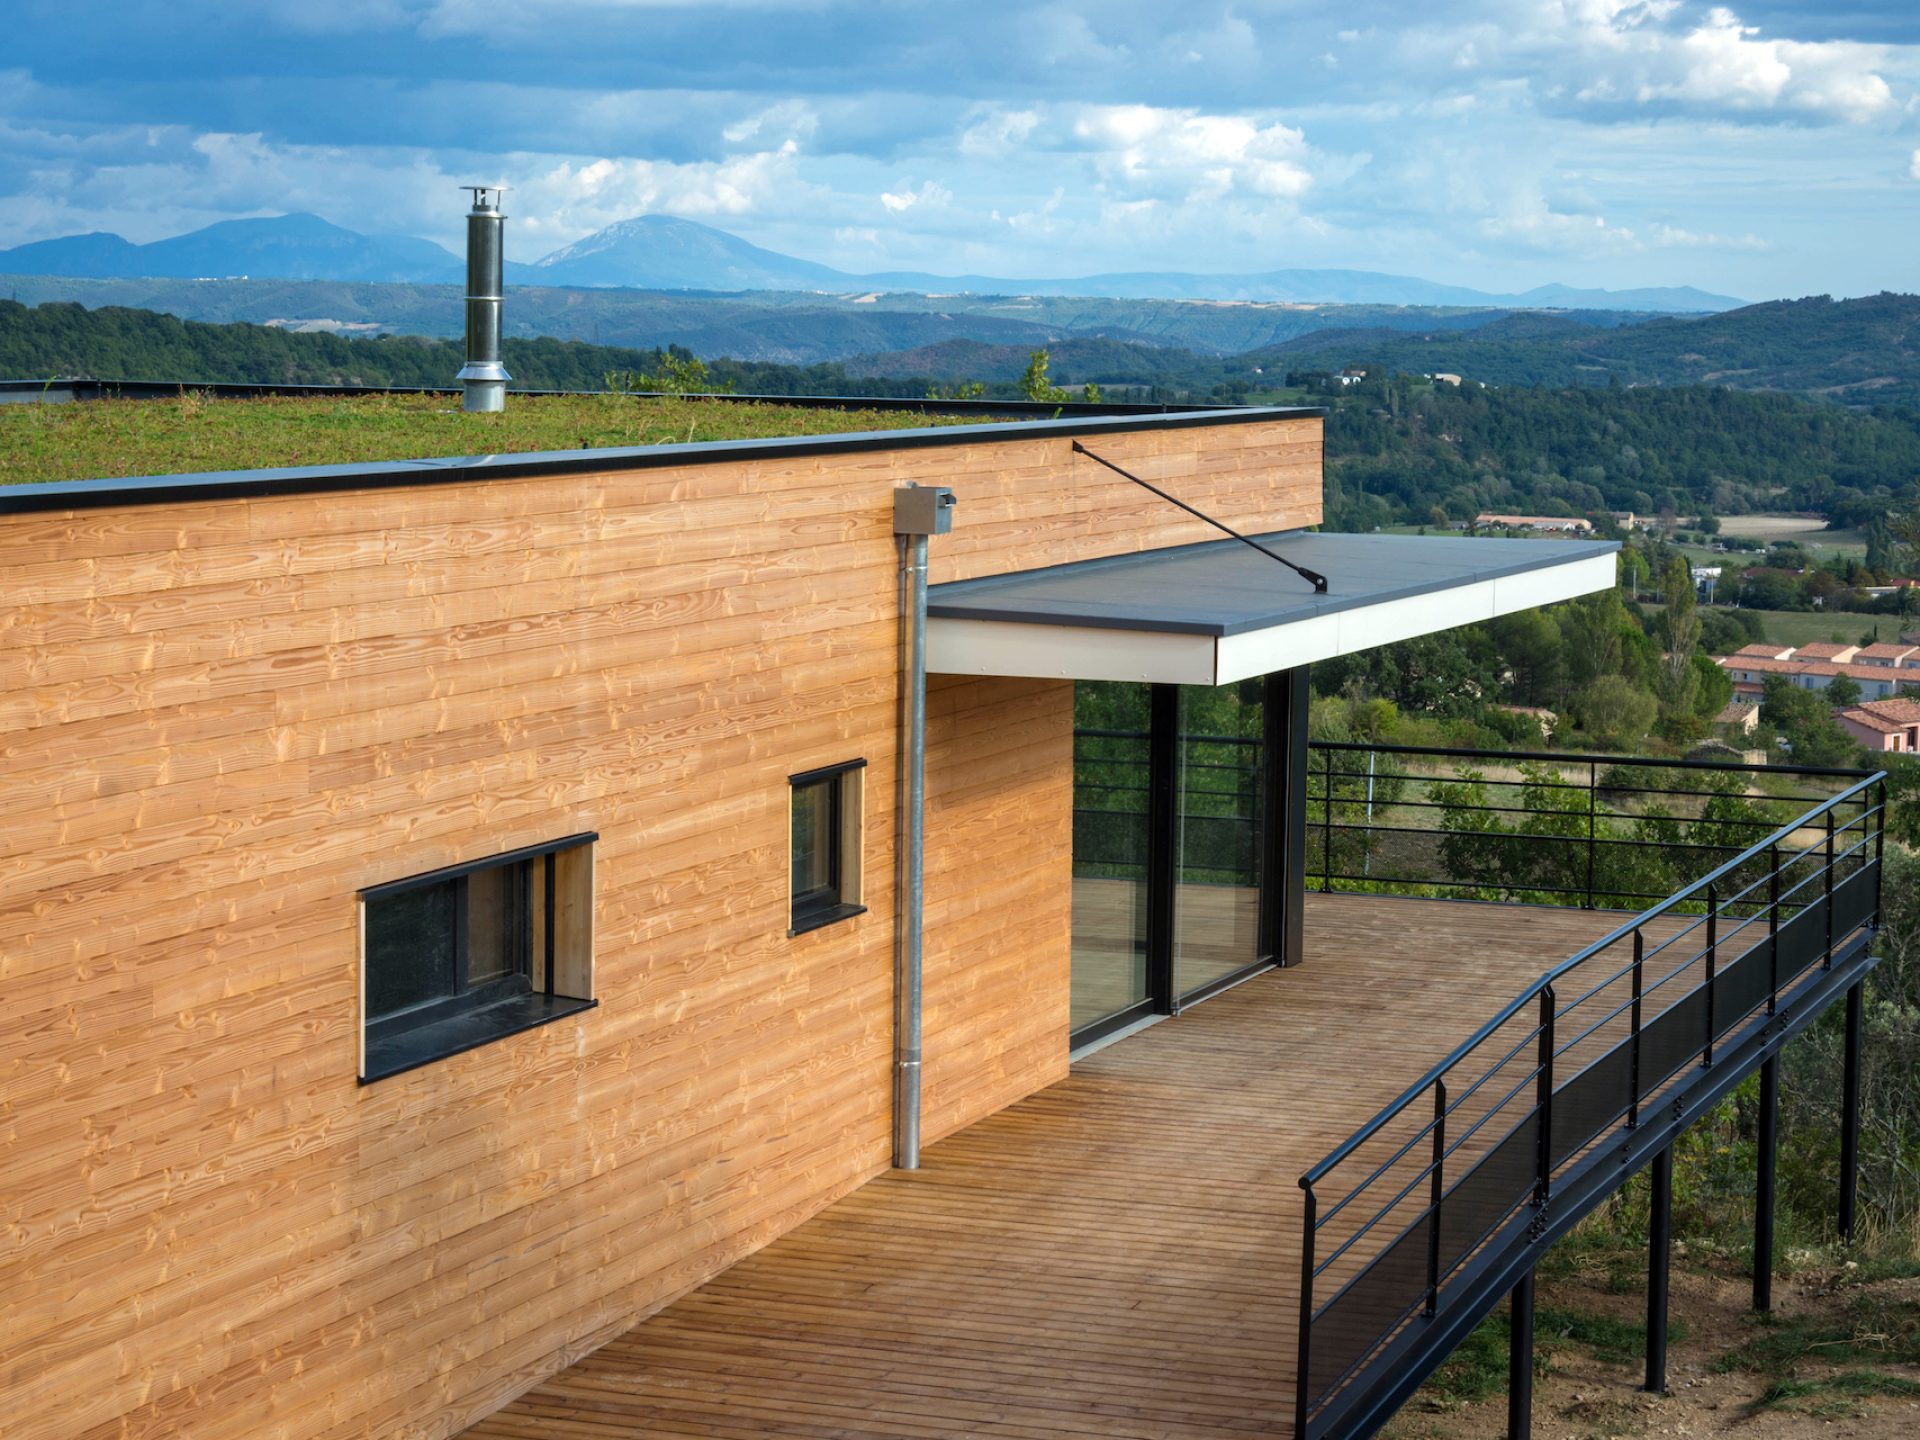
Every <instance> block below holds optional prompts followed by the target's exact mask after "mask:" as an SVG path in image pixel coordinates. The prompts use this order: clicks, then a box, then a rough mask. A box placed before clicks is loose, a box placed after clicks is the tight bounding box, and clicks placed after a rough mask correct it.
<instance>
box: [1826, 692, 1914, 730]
mask: <svg viewBox="0 0 1920 1440" xmlns="http://www.w3.org/2000/svg"><path fill="white" fill-rule="evenodd" d="M1840 713H1841V715H1843V716H1845V717H1846V718H1847V719H1849V720H1851V721H1853V723H1854V724H1856V725H1860V726H1864V727H1865V728H1866V729H1868V730H1880V731H1884V732H1886V733H1888V734H1891V733H1892V732H1893V731H1895V730H1905V729H1906V728H1907V727H1908V726H1910V725H1920V700H1908V699H1904V698H1903V699H1898V700H1867V701H1864V702H1862V703H1861V704H1859V705H1849V706H1847V707H1846V708H1845V709H1844V710H1842V711H1841V712H1840Z"/></svg>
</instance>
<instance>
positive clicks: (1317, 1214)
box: [1296, 747, 1886, 1440]
mask: <svg viewBox="0 0 1920 1440" xmlns="http://www.w3.org/2000/svg"><path fill="white" fill-rule="evenodd" d="M1352 748H1353V747H1336V749H1337V751H1338V753H1351V750H1352ZM1605 763H1607V764H1609V765H1611V764H1616V763H1619V762H1616V761H1612V760H1607V761H1606V762H1605ZM1632 763H1633V764H1634V765H1635V766H1636V767H1639V766H1642V765H1646V764H1648V763H1649V762H1641V761H1636V762H1632ZM1822 773H1827V774H1831V772H1822ZM1855 774H1856V776H1857V775H1858V772H1855ZM1885 805H1886V777H1885V776H1884V775H1873V776H1869V777H1866V778H1856V779H1855V780H1854V781H1853V783H1851V784H1850V785H1848V786H1847V787H1846V788H1844V789H1842V790H1841V791H1840V792H1839V793H1838V794H1835V795H1833V796H1831V797H1830V798H1828V799H1825V800H1823V801H1822V802H1821V803H1819V804H1817V805H1814V806H1812V807H1811V808H1809V809H1807V810H1805V811H1804V812H1803V813H1800V814H1798V815H1796V816H1794V817H1793V818H1792V819H1791V820H1789V821H1788V822H1787V823H1785V824H1783V825H1779V826H1777V827H1775V828H1773V829H1772V830H1770V831H1769V832H1768V833H1766V834H1765V835H1763V836H1762V837H1760V838H1759V839H1758V840H1757V841H1756V842H1754V843H1751V844H1749V845H1747V846H1746V847H1744V848H1743V849H1741V850H1739V851H1738V852H1737V853H1735V854H1733V855H1732V856H1731V858H1728V859H1726V860H1724V861H1723V862H1722V863H1720V864H1718V865H1717V866H1715V867H1714V868H1713V869H1712V870H1711V871H1710V872H1709V873H1707V874H1706V875H1704V876H1703V877H1702V878H1700V879H1697V880H1695V881H1693V882H1692V883H1691V884H1688V885H1686V886H1685V887H1684V888H1680V889H1678V890H1676V891H1675V892H1674V893H1672V894H1669V895H1668V896H1666V897H1665V898H1664V899H1662V900H1661V901H1660V903H1659V904H1657V905H1654V906H1653V907H1652V908H1651V909H1649V910H1647V911H1645V912H1644V913H1642V914H1640V915H1638V916H1636V917H1635V918H1633V919H1631V920H1629V921H1627V922H1626V923H1625V924H1622V925H1621V926H1619V927H1618V928H1617V929H1615V930H1613V931H1612V932H1611V933H1610V934H1608V935H1606V936H1605V937H1604V938H1602V939H1600V940H1598V941H1596V942H1595V943H1594V944H1592V945H1589V946H1588V947H1587V948H1585V949H1584V950H1581V951H1580V952H1579V953H1578V954H1576V955H1574V956H1573V957H1571V958H1570V959H1568V960H1566V961H1565V962H1563V963H1561V964H1559V965H1557V966H1555V967H1554V968H1553V969H1552V970H1550V971H1549V972H1548V973H1546V974H1545V975H1543V976H1542V977H1541V978H1540V979H1539V980H1537V981H1536V982H1534V983H1533V984H1532V985H1530V986H1528V987H1527V988H1526V989H1525V990H1524V991H1522V992H1521V993H1520V994H1519V995H1518V996H1516V997H1515V998H1514V999H1513V1000H1511V1001H1510V1002H1508V1003H1507V1004H1506V1005H1505V1006H1504V1007H1503V1008H1502V1009H1501V1010H1499V1011H1498V1013H1496V1014H1495V1015H1494V1016H1493V1017H1492V1018H1491V1019H1489V1020H1488V1021H1487V1022H1486V1023H1485V1024H1484V1025H1482V1026H1481V1027H1480V1028H1479V1030H1477V1031H1476V1032H1475V1033H1474V1034H1473V1035H1472V1036H1471V1037H1470V1038H1469V1039H1468V1040H1467V1041H1465V1042H1464V1043H1463V1044H1461V1045H1460V1046H1458V1047H1457V1048H1455V1049H1454V1050H1453V1052H1452V1053H1451V1054H1449V1055H1448V1056H1447V1057H1446V1058H1445V1059H1443V1060H1441V1061H1440V1062H1439V1063H1438V1064H1436V1065H1434V1066H1433V1067H1432V1068H1431V1069H1429V1070H1428V1071H1427V1073H1426V1074H1425V1075H1423V1076H1422V1077H1421V1078H1420V1079H1419V1080H1417V1081H1415V1082H1414V1083H1413V1084H1412V1085H1410V1086H1409V1087H1408V1088H1407V1089H1406V1090H1405V1091H1404V1092H1403V1093H1402V1094H1401V1095H1400V1096H1399V1098H1397V1099H1396V1100H1394V1101H1393V1102H1392V1103H1391V1104H1389V1105H1388V1106H1386V1107H1385V1108H1384V1109H1383V1110H1381V1111H1380V1112H1379V1114H1377V1115H1376V1116H1375V1117H1374V1118H1373V1119H1372V1120H1370V1121H1369V1122H1368V1123H1367V1124H1366V1125H1364V1126H1362V1127H1361V1128H1360V1129H1359V1130H1358V1131H1356V1132H1355V1133H1354V1134H1353V1135H1352V1136H1351V1137H1350V1138H1349V1139H1347V1140H1346V1141H1345V1142H1343V1143H1342V1144H1341V1145H1340V1146H1338V1147H1337V1148H1336V1149H1335V1150H1333V1151H1332V1152H1331V1153H1330V1154H1329V1155H1327V1157H1326V1158H1325V1159H1323V1160H1321V1161H1320V1162H1319V1163H1318V1164H1317V1165H1315V1166H1313V1167H1312V1169H1310V1170H1308V1171H1307V1172H1306V1174H1305V1175H1303V1176H1302V1177H1301V1179H1300V1185H1301V1188H1302V1191H1303V1195H1304V1201H1305V1226H1304V1231H1303V1240H1302V1249H1301V1268H1300V1275H1301V1295H1300V1334H1299V1357H1298V1371H1297V1377H1296V1379H1297V1392H1296V1393H1297V1413H1296V1433H1297V1435H1298V1437H1299V1440H1316V1437H1318V1436H1320V1435H1323V1434H1327V1433H1330V1432H1329V1430H1328V1424H1327V1420H1326V1416H1327V1414H1328V1412H1329V1411H1330V1410H1334V1411H1337V1410H1339V1409H1340V1408H1341V1406H1342V1405H1343V1403H1345V1401H1346V1400H1347V1399H1348V1397H1347V1396H1346V1395H1345V1394H1344V1393H1343V1392H1345V1391H1346V1390H1347V1387H1349V1386H1351V1385H1356V1384H1358V1383H1359V1382H1358V1380H1357V1378H1356V1377H1359V1376H1360V1375H1361V1374H1362V1373H1363V1372H1365V1371H1367V1369H1368V1366H1369V1362H1370V1361H1372V1360H1374V1359H1375V1358H1376V1357H1378V1356H1380V1355H1381V1352H1382V1350H1383V1348H1385V1347H1388V1345H1389V1342H1395V1344H1396V1345H1398V1344H1399V1343H1400V1341H1397V1340H1396V1337H1397V1336H1399V1337H1402V1339H1404V1336H1405V1332H1406V1331H1407V1329H1408V1327H1409V1326H1410V1325H1419V1324H1420V1323H1422V1322H1421V1319H1420V1318H1419V1317H1422V1316H1424V1317H1427V1318H1428V1319H1431V1318H1432V1317H1434V1316H1435V1314H1436V1312H1444V1311H1446V1309H1447V1307H1448V1305H1449V1302H1450V1300H1451V1299H1453V1298H1454V1291H1453V1288H1452V1284H1451V1282H1453V1281H1454V1280H1455V1277H1456V1276H1460V1275H1464V1274H1465V1273H1466V1267H1468V1266H1469V1262H1470V1260H1475V1257H1476V1255H1477V1254H1481V1255H1483V1254H1485V1253H1486V1252H1489V1251H1491V1250H1492V1249H1494V1248H1495V1247H1496V1246H1499V1245H1503V1244H1507V1243H1509V1242H1513V1243H1518V1242H1517V1239H1516V1237H1521V1238H1523V1237H1524V1236H1525V1235H1526V1234H1527V1233H1528V1230H1529V1227H1533V1230H1534V1233H1536V1234H1537V1233H1539V1230H1540V1227H1542V1226H1543V1225H1544V1223H1545V1217H1546V1215H1547V1212H1548V1207H1549V1205H1550V1204H1551V1202H1552V1201H1553V1198H1554V1196H1555V1193H1556V1185H1559V1184H1561V1183H1562V1182H1563V1181H1566V1182H1567V1183H1571V1179H1570V1177H1571V1176H1573V1175H1574V1174H1576V1173H1578V1174H1579V1175H1580V1176H1581V1177H1582V1180H1581V1183H1582V1185H1583V1186H1584V1185H1586V1180H1587V1177H1588V1174H1589V1169H1590V1162H1591V1159H1592V1157H1593V1155H1594V1154H1595V1153H1596V1152H1597V1147H1598V1146H1600V1145H1601V1144H1602V1143H1607V1144H1611V1143H1612V1139H1613V1137H1615V1136H1617V1135H1620V1134H1623V1133H1628V1132H1633V1133H1640V1134H1642V1138H1644V1130H1645V1129H1646V1128H1658V1126H1662V1125H1674V1124H1677V1123H1678V1121H1677V1117H1676V1115H1675V1114H1669V1113H1667V1112H1666V1111H1664V1110H1660V1109H1659V1108H1658V1107H1659V1106H1661V1105H1663V1104H1664V1103H1665V1100H1666V1097H1667V1095H1668V1094H1669V1093H1671V1092H1674V1091H1677V1090H1678V1089H1681V1088H1683V1087H1684V1085H1685V1083H1686V1077H1687V1073H1688V1072H1689V1071H1690V1069H1691V1068H1692V1067H1696V1066H1697V1067H1699V1068H1700V1069H1701V1070H1702V1071H1707V1072H1711V1071H1713V1069H1714V1066H1715V1055H1716V1046H1722V1047H1724V1046H1728V1045H1732V1044H1734V1043H1735V1042H1736V1041H1739V1042H1741V1043H1742V1044H1745V1043H1746V1042H1747V1040H1748V1039H1749V1038H1750V1035H1751V1031H1752V1027H1753V1025H1754V1024H1755V1023H1756V1022H1757V1021H1758V1022H1763V1023H1766V1024H1771V1023H1773V1018H1772V1017H1775V1016H1776V1015H1778V1016H1779V1017H1781V1021H1782V1022H1785V1021H1786V1020H1788V1019H1790V1018H1792V1017H1791V1016H1790V1014H1789V1012H1792V1011H1794V1009H1795V1007H1796V1005H1799V1006H1800V1007H1801V1008H1802V1009H1804V1008H1806V1007H1807V1006H1809V1005H1812V1006H1816V1007H1817V1005H1818V1004H1824V1003H1825V999H1822V998H1819V997H1818V996H1815V997H1814V998H1813V999H1806V1000H1803V999H1802V997H1804V996H1807V995H1809V994H1810V993H1811V992H1814V991H1817V990H1818V989H1819V987H1818V985H1817V984H1816V982H1817V981H1818V979H1819V976H1818V974H1817V970H1824V969H1827V968H1829V967H1831V966H1832V965H1833V964H1834V960H1835V954H1836V948H1837V947H1841V948H1845V947H1843V945H1842V942H1847V941H1848V940H1849V937H1851V936H1853V935H1854V934H1855V933H1856V932H1858V931H1860V930H1861V927H1863V926H1871V925H1872V924H1873V923H1874V922H1875V920H1876V918H1877V916H1878V913H1879V906H1880V893H1879V884H1880V858H1881V851H1882V846H1883V830H1882V820H1883V816H1884V812H1885ZM1570 838H1572V839H1573V840H1575V841H1578V839H1579V837H1578V836H1573V837H1570ZM1592 845H1593V841H1592V839H1591V838H1589V840H1588V850H1587V853H1588V854H1590V855H1591V854H1595V853H1596V852H1595V851H1594V850H1593V849H1592ZM1706 848H1712V847H1706ZM1588 893H1591V894H1597V893H1599V892H1596V891H1589V892H1588ZM1846 953H1847V954H1849V955H1852V954H1854V953H1856V952H1855V951H1854V950H1853V949H1847V952H1846ZM1826 998H1831V997H1826ZM1739 1053H1741V1054H1743V1055H1745V1054H1747V1053H1748V1052H1747V1051H1746V1050H1742V1051H1741V1052H1739ZM1672 1108H1673V1110H1674V1111H1675V1112H1677V1111H1678V1109H1679V1105H1678V1103H1677V1102H1676V1104H1675V1105H1674V1107H1672ZM1656 1119H1657V1124H1655V1123H1654V1122H1655V1121H1656ZM1624 1173H1625V1172H1624V1171H1623V1172H1622V1174H1621V1178H1622V1179H1624ZM1611 1183H1612V1184H1613V1185H1617V1184H1618V1183H1619V1182H1618V1181H1613V1182H1611ZM1582 1193H1583V1194H1587V1193H1588V1191H1587V1190H1583V1191H1582ZM1475 1263H1478V1261H1477V1260H1475ZM1369 1383H1371V1382H1369Z"/></svg>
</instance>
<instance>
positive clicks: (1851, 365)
mask: <svg viewBox="0 0 1920 1440" xmlns="http://www.w3.org/2000/svg"><path fill="white" fill-rule="evenodd" d="M1240 358H1241V359H1242V360H1243V361H1245V362H1247V364H1249V365H1258V366H1262V367H1265V368H1267V369H1284V368H1291V369H1293V370H1296V371H1297V370H1300V369H1302V368H1309V369H1313V368H1326V367H1332V368H1335V369H1339V368H1342V367H1344V366H1350V365H1365V366H1368V367H1369V368H1385V369H1389V370H1395V371H1403V370H1410V371H1414V372H1416V373H1432V372H1434V371H1450V372H1453V373H1455V374H1459V375H1464V376H1466V377H1468V378H1469V379H1473V380H1479V381H1485V382H1486V383H1487V384H1489V385H1607V384H1610V383H1613V382H1615V381H1618V382H1619V383H1621V384H1626V385H1692V384H1709V385H1720V386H1726V387H1731V388H1734V389H1740V390H1789V391H1794V392H1797V393H1800V394H1805V395H1824V396H1830V397H1832V398H1834V399H1837V400H1841V401H1843V402H1845V403H1847V404H1850V405H1885V404H1905V405H1920V296H1916V295H1892V294H1885V295H1873V296H1868V297H1866V298H1864V299H1859V300H1833V299H1830V298H1828V297H1827V296H1824V295H1818V296H1814V297H1813V298H1811V299H1807V300H1782V301H1777V302H1775V303H1773V304H1768V305H1749V306H1747V307H1746V308H1745V309H1742V310H1730V311H1728V312H1726V313H1725V314H1722V315H1709V316H1702V317H1698V318H1691V317H1690V318H1685V319H1680V318H1663V319H1657V320H1648V321H1646V322H1645V323H1644V324H1639V325H1626V326H1610V327H1607V328H1605V329H1601V328H1598V327H1595V326H1592V325H1587V324H1582V323H1579V322H1578V321H1576V320H1575V319H1573V318H1572V317H1561V316H1554V315H1545V314H1523V315H1510V316H1506V317H1504V318H1502V319H1499V320H1496V321H1494V322H1493V323H1492V324H1490V325H1485V326H1482V327H1481V328H1480V329H1478V330H1474V331H1472V332H1470V333H1466V334H1461V333H1459V332H1453V331H1438V330H1436V331H1433V332H1430V333H1427V334H1423V335H1408V334H1405V333H1393V332H1389V331H1385V330H1371V331H1366V332H1356V331H1345V332H1334V331H1321V332H1320V333H1318V334H1314V335H1303V336H1301V337H1299V338H1298V339H1294V340H1288V341H1284V342H1282V343H1281V344H1278V345H1274V346H1270V347H1267V348H1266V349H1263V350H1256V351H1252V352H1250V353H1248V354H1246V355H1243V356H1241V357H1240Z"/></svg>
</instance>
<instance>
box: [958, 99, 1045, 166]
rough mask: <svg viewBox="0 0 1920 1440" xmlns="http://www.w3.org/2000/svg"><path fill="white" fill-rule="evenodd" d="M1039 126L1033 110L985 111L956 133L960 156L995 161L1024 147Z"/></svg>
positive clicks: (1036, 115) (1036, 114)
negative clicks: (958, 136) (1009, 152)
mask: <svg viewBox="0 0 1920 1440" xmlns="http://www.w3.org/2000/svg"><path fill="white" fill-rule="evenodd" d="M1039 124H1040V115H1039V112H1038V111H1035V110H999V109H994V110H989V111H987V112H986V113H985V114H984V115H982V116H981V117H980V118H979V119H977V120H975V121H974V122H973V123H972V124H970V125H968V126H967V128H966V129H965V130H963V131H961V132H960V153H961V154H962V155H972V156H977V157H979V158H981V159H998V158H999V157H1000V156H1002V155H1005V154H1006V153H1007V152H1008V151H1010V150H1016V149H1018V148H1019V147H1020V146H1022V145H1024V144H1025V143H1026V142H1027V137H1028V136H1030V135H1032V134H1033V132H1034V129H1035V127H1037V126H1038V125H1039Z"/></svg>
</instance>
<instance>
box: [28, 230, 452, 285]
mask: <svg viewBox="0 0 1920 1440" xmlns="http://www.w3.org/2000/svg"><path fill="white" fill-rule="evenodd" d="M461 268H462V262H461V261H460V259H459V257H458V256H456V255H454V254H452V253H451V252H450V251H448V250H445V249H442V248H441V247H440V246H438V245H435V244H433V243H432V242H431V241H427V240H419V239H415V238H414V237H413V236H411V235H362V234H360V233H358V232H357V231H353V230H347V229H344V228H342V227H341V226H338V225H334V224H331V223H330V222H328V221H326V220H322V219H321V218H320V217H319V216H318V215H277V216H273V217H271V218H269V219H264V220H223V221H221V222H220V223H219V224H217V225H209V226H207V227H206V228H205V229H203V230H194V231H191V232H190V233H188V234H185V235H175V236H173V237H172V238H170V239H166V240H155V241H153V242H152V243H151V244H148V245H135V244H132V243H130V242H128V241H126V240H123V239H121V238H120V237H119V236H118V235H106V234H101V233H98V232H96V233H94V234H90V235H70V236H67V237H65V238H63V239H59V240H40V241H36V242H34V243H33V244H31V245H18V246H15V247H14V248H13V249H11V250H0V272H7V273H12V274H20V275H69V276H87V277H95V278H108V279H111V278H124V277H132V276H155V277H162V278H171V279H195V278H200V277H219V276H234V275H245V276H254V275H260V276H272V277H275V278H278V279H288V280H322V279H324V280H384V281H430V282H431V281H439V282H443V283H444V282H453V281H457V280H459V278H460V275H461Z"/></svg>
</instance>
